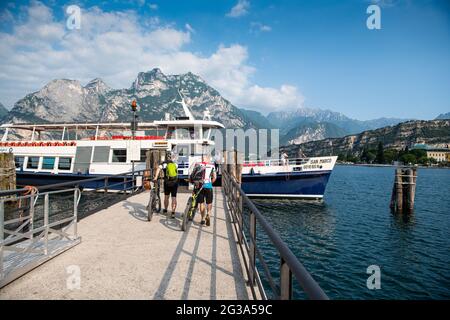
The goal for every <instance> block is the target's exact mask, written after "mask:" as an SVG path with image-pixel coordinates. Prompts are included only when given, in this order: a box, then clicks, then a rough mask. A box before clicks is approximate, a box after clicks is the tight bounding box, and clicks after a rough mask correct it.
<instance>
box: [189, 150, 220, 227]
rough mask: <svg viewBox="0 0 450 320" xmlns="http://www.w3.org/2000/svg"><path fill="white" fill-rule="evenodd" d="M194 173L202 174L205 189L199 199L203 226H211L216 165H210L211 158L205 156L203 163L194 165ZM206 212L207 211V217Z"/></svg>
mask: <svg viewBox="0 0 450 320" xmlns="http://www.w3.org/2000/svg"><path fill="white" fill-rule="evenodd" d="M194 172H201V175H202V183H203V185H202V186H203V189H202V190H201V191H200V193H199V194H198V198H197V203H198V204H200V214H201V216H202V221H201V224H202V225H204V224H206V225H207V226H209V225H210V223H211V210H212V202H213V183H214V182H215V181H216V179H217V173H216V168H215V166H214V164H212V163H210V161H209V156H208V155H203V156H202V162H200V163H196V164H195V165H194V168H193V170H192V173H194ZM205 202H206V210H205ZM205 211H207V212H206V216H205Z"/></svg>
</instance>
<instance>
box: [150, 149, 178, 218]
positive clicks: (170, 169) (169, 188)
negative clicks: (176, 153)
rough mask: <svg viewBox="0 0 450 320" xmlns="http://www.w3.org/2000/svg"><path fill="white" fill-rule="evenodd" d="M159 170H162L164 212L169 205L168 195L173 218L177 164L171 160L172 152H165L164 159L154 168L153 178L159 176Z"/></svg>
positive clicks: (175, 203) (175, 204) (175, 206)
mask: <svg viewBox="0 0 450 320" xmlns="http://www.w3.org/2000/svg"><path fill="white" fill-rule="evenodd" d="M161 170H162V171H163V172H164V210H163V212H164V213H167V207H168V206H169V196H171V197H172V214H171V217H172V218H175V210H176V209H177V190H178V166H177V164H176V163H175V162H173V161H172V154H171V153H170V152H168V153H166V160H165V161H164V162H163V163H162V164H161V165H159V167H158V169H157V170H156V174H155V178H154V179H155V180H154V181H156V179H157V177H159V174H160V172H161Z"/></svg>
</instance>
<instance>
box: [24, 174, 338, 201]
mask: <svg viewBox="0 0 450 320" xmlns="http://www.w3.org/2000/svg"><path fill="white" fill-rule="evenodd" d="M330 175H331V171H314V172H291V173H288V174H287V173H277V174H243V175H242V190H243V191H244V192H245V193H246V194H247V196H249V197H252V198H298V199H322V198H323V195H324V193H325V189H326V185H327V183H328V180H329V178H330ZM103 176H105V177H106V175H100V174H98V175H93V174H51V173H43V172H26V171H17V185H18V186H25V185H32V186H44V185H53V184H58V183H65V182H75V181H80V180H81V182H80V183H79V184H78V185H79V186H80V187H81V188H85V189H98V188H103V187H104V185H105V180H102V179H99V180H96V181H86V182H82V180H86V179H92V178H101V177H103ZM184 178H187V177H181V176H180V185H183V184H185V179H184ZM125 179H126V180H128V181H127V182H126V183H124V181H125ZM220 183H221V176H220V175H219V177H218V179H217V181H216V185H220ZM124 185H125V188H131V177H130V176H115V177H109V178H108V189H109V190H123V189H124Z"/></svg>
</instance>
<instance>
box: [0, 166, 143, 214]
mask: <svg viewBox="0 0 450 320" xmlns="http://www.w3.org/2000/svg"><path fill="white" fill-rule="evenodd" d="M150 171H151V170H148V169H146V170H137V171H134V174H133V172H128V173H123V174H117V175H102V176H99V177H95V178H84V179H79V180H74V181H69V182H61V183H56V184H50V185H43V186H40V187H38V188H37V189H38V191H39V192H43V191H49V190H58V189H70V188H78V189H79V190H80V192H81V193H83V194H86V193H87V191H88V192H90V193H92V194H94V193H95V194H96V196H95V203H96V204H99V205H98V206H95V208H93V209H87V210H84V211H83V210H80V209H84V208H86V207H92V206H93V203H82V204H81V208H79V211H82V212H83V214H84V215H83V216H87V215H89V214H92V213H95V212H97V211H99V210H102V209H105V208H107V207H109V206H111V205H113V204H115V203H118V202H120V201H122V200H124V199H126V198H128V197H129V196H131V195H134V194H136V193H139V192H141V191H142V190H143V188H142V187H143V185H144V180H145V176H146V174H145V173H149V172H150ZM149 174H150V173H149ZM118 180H120V181H118ZM27 191H29V189H28V188H22V189H15V190H6V191H5V190H4V191H0V199H2V198H5V197H11V196H12V197H15V196H20V195H22V194H23V193H25V192H27ZM110 191H115V192H116V193H115V196H111V193H110ZM101 193H103V195H101ZM105 199H107V200H108V201H106V202H104V203H103V202H102V201H103V200H105ZM26 209H27V208H24V210H26ZM28 209H29V208H28Z"/></svg>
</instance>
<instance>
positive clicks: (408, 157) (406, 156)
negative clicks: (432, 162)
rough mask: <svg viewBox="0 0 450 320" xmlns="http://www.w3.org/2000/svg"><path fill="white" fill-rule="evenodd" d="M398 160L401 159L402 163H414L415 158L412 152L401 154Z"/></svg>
mask: <svg viewBox="0 0 450 320" xmlns="http://www.w3.org/2000/svg"><path fill="white" fill-rule="evenodd" d="M400 161H402V162H403V163H404V164H410V163H411V164H415V163H416V162H417V159H416V157H415V156H414V155H413V154H411V153H406V154H404V155H402V156H401V158H400Z"/></svg>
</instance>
